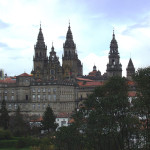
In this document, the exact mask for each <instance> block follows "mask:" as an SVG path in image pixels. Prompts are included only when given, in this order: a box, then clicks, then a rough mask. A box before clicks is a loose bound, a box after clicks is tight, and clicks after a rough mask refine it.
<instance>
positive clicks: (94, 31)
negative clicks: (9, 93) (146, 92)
mask: <svg viewBox="0 0 150 150" xmlns="http://www.w3.org/2000/svg"><path fill="white" fill-rule="evenodd" d="M69 20H70V23H71V30H72V33H73V38H74V42H75V43H76V45H77V52H78V56H79V59H80V60H81V62H82V63H83V73H84V74H88V73H89V72H90V71H92V69H93V65H94V64H95V65H96V66H97V69H99V70H100V71H101V72H102V73H104V72H105V71H106V65H107V63H108V53H109V47H110V41H111V39H112V32H113V28H114V29H115V34H116V40H117V42H118V46H119V53H120V62H121V64H122V66H123V75H124V76H125V75H126V67H127V64H128V61H129V58H130V57H131V58H132V60H133V63H134V66H135V68H136V69H138V68H139V67H147V66H149V65H150V0H0V68H2V69H4V72H5V73H7V75H19V74H21V73H23V72H27V73H30V72H31V70H32V68H33V55H34V45H35V44H36V41H37V36H38V32H39V26H40V21H41V25H42V31H43V35H44V40H45V43H46V45H47V47H48V55H49V52H50V50H51V45H52V41H53V43H54V48H55V51H56V52H57V55H58V56H59V60H60V62H61V63H62V54H63V43H64V41H65V37H66V33H67V30H68V23H69Z"/></svg>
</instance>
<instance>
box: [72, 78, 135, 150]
mask: <svg viewBox="0 0 150 150" xmlns="http://www.w3.org/2000/svg"><path fill="white" fill-rule="evenodd" d="M84 106H85V107H83V108H81V109H80V110H79V111H78V112H76V114H75V115H74V116H75V117H74V119H75V124H76V125H77V128H78V129H79V131H82V133H83V135H84V139H85V140H84V141H86V143H84V145H86V146H87V149H89V150H91V149H94V150H99V149H106V150H111V149H118V150H120V149H124V148H125V147H128V149H130V148H132V147H131V144H130V139H131V137H132V136H133V135H135V134H136V131H137V126H136V125H137V121H138V120H137V117H135V116H134V115H132V112H131V106H130V103H129V99H128V86H127V81H126V79H125V78H120V77H112V78H110V79H109V80H108V81H107V82H106V83H105V85H104V86H101V87H98V88H96V89H95V91H94V93H93V94H92V95H90V96H89V98H88V100H87V101H85V103H84Z"/></svg>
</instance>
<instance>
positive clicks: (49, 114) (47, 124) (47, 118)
mask: <svg viewBox="0 0 150 150" xmlns="http://www.w3.org/2000/svg"><path fill="white" fill-rule="evenodd" d="M55 119H56V117H55V115H54V113H53V110H52V109H51V107H50V106H48V107H47V108H46V110H45V112H44V114H43V120H42V122H41V123H42V129H44V130H47V131H48V132H50V131H55V129H56V128H57V124H56V123H55Z"/></svg>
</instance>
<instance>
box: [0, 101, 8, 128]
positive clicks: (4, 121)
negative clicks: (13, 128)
mask: <svg viewBox="0 0 150 150" xmlns="http://www.w3.org/2000/svg"><path fill="white" fill-rule="evenodd" d="M0 126H1V127H2V128H4V129H5V130H6V129H8V126H9V115H8V111H7V108H6V102H5V100H3V101H2V104H1V109H0Z"/></svg>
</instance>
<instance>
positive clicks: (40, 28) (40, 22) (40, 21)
mask: <svg viewBox="0 0 150 150" xmlns="http://www.w3.org/2000/svg"><path fill="white" fill-rule="evenodd" d="M40 30H41V21H40Z"/></svg>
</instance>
